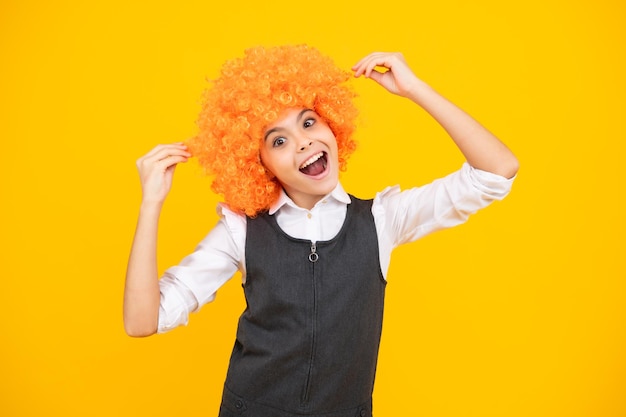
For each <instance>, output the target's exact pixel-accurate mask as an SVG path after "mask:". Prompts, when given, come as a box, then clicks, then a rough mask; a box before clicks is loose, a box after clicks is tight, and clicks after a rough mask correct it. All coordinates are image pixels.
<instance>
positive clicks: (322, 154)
mask: <svg viewBox="0 0 626 417" xmlns="http://www.w3.org/2000/svg"><path fill="white" fill-rule="evenodd" d="M322 156H324V152H320V153H318V154H315V155H313V156H312V157H310V158H309V159H307V160H306V161H305V162H304V164H302V165H301V166H300V169H304V168H306V167H308V166H309V165H311V164H312V163H313V162H315V161H317V160H318V159H320V158H321V157H322Z"/></svg>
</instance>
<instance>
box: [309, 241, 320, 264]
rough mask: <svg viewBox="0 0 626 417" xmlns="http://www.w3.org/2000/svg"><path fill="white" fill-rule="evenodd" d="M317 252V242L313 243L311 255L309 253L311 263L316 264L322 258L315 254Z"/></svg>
mask: <svg viewBox="0 0 626 417" xmlns="http://www.w3.org/2000/svg"><path fill="white" fill-rule="evenodd" d="M316 250H317V246H315V242H313V241H311V253H309V261H311V262H313V263H315V262H317V260H318V259H319V258H320V256H319V255H318V254H317V252H315V251H316Z"/></svg>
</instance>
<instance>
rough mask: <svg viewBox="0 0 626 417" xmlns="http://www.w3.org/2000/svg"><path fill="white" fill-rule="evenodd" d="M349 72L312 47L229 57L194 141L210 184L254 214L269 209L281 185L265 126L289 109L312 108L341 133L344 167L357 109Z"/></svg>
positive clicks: (207, 100) (259, 50)
mask: <svg viewBox="0 0 626 417" xmlns="http://www.w3.org/2000/svg"><path fill="white" fill-rule="evenodd" d="M349 78H351V74H350V73H349V72H347V71H344V70H342V69H340V68H338V67H337V66H336V65H335V64H334V63H333V61H332V60H331V59H330V58H328V57H326V56H324V55H322V54H321V53H320V52H319V51H318V50H317V49H315V48H312V47H310V46H307V45H295V46H291V45H289V46H277V47H269V48H266V47H255V48H250V49H247V50H246V51H245V54H244V57H243V58H236V59H232V60H229V61H227V62H226V63H224V65H223V66H222V69H221V73H220V76H219V77H218V78H217V79H216V80H213V82H212V85H211V87H210V88H209V89H207V90H206V91H205V93H204V96H203V101H202V107H201V111H200V115H199V118H198V130H199V131H198V134H197V135H196V136H195V137H194V138H192V139H191V140H190V141H189V143H188V145H189V148H190V150H191V152H192V154H193V155H194V156H196V157H197V158H198V162H199V164H200V165H201V166H202V167H203V168H204V170H205V172H206V173H207V174H209V175H212V176H214V179H213V182H212V185H211V188H212V189H213V191H215V192H216V193H218V194H221V195H222V196H223V197H224V200H225V202H226V203H227V204H228V205H229V207H230V208H231V209H233V210H236V211H239V212H243V213H245V214H246V215H248V216H255V215H256V214H258V213H260V212H262V211H265V210H268V209H269V207H270V205H271V204H272V203H273V202H275V201H276V200H277V198H278V196H279V194H280V190H281V185H280V183H279V182H278V181H277V180H276V179H275V178H273V176H272V175H271V174H270V173H269V171H267V170H266V169H265V167H264V166H263V164H262V163H261V157H260V155H259V149H260V146H261V142H262V139H263V134H264V131H265V127H266V126H267V125H269V124H270V123H272V122H274V121H275V120H276V119H277V118H278V116H279V115H280V114H281V113H282V112H283V111H284V110H285V109H287V108H309V109H312V110H314V111H315V112H316V113H317V114H318V115H319V116H320V117H322V118H323V119H324V120H325V121H326V123H328V125H329V127H330V129H331V130H332V132H333V133H334V134H335V137H336V139H337V146H338V149H339V166H340V169H341V170H345V167H346V162H347V159H348V157H349V156H350V155H351V154H352V152H354V150H355V148H356V143H355V141H354V140H353V139H352V134H353V132H354V130H355V128H356V118H357V115H358V111H357V109H356V106H355V105H354V103H353V99H354V97H355V93H354V91H353V90H352V89H351V88H349V86H348V85H347V81H348V79H349Z"/></svg>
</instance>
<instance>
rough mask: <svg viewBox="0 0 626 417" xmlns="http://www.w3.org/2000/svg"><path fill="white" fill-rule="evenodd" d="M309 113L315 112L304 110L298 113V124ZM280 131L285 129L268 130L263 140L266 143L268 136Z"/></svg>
mask: <svg viewBox="0 0 626 417" xmlns="http://www.w3.org/2000/svg"><path fill="white" fill-rule="evenodd" d="M309 111H313V110H311V109H304V110H302V111H301V112H300V113H298V116H297V117H296V123H298V122H299V121H300V119H302V116H304V114H305V113H306V112H309ZM280 130H283V128H282V127H280V126H279V127H275V128H272V129H270V130H268V131H267V132H265V138H264V139H263V141H266V140H267V138H268V136H269V135H271V134H272V133H274V132H278V131H280Z"/></svg>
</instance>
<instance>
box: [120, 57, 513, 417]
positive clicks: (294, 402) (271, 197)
mask: <svg viewBox="0 0 626 417" xmlns="http://www.w3.org/2000/svg"><path fill="white" fill-rule="evenodd" d="M352 71H353V76H354V77H356V78H359V77H365V78H368V79H371V80H373V81H375V82H377V83H378V84H380V85H381V86H382V87H383V88H385V89H386V90H387V91H389V92H391V93H393V94H396V95H399V96H401V97H404V98H407V99H409V100H411V101H413V102H414V103H415V104H417V105H418V106H420V107H421V108H423V109H424V110H425V111H427V112H428V113H429V114H430V115H431V116H432V117H433V118H435V120H437V121H438V122H439V123H440V124H441V126H442V127H443V128H444V129H445V130H446V131H447V132H448V133H449V135H450V137H451V138H452V140H453V141H454V143H455V144H456V145H457V146H458V148H459V149H460V151H461V152H462V153H463V155H464V156H465V158H466V160H467V163H465V164H464V165H463V166H462V167H461V168H460V170H458V171H456V172H454V173H452V174H450V175H448V176H446V177H445V178H442V179H439V180H437V181H435V182H433V183H431V184H428V185H425V186H422V187H416V188H413V189H409V190H405V191H400V190H399V188H398V187H391V188H387V189H385V190H383V191H382V192H380V193H378V194H377V195H376V196H375V198H373V199H370V200H360V199H358V198H356V197H354V196H351V195H349V194H347V193H346V192H345V191H344V190H343V188H342V187H341V184H340V183H339V172H340V171H341V170H343V169H345V165H346V161H347V158H348V157H349V156H350V154H351V153H352V152H353V150H354V148H355V143H354V141H353V139H352V133H353V131H354V126H355V119H356V116H357V111H356V109H355V107H354V105H353V103H352V99H353V98H354V93H353V91H352V90H351V89H350V88H349V86H348V85H347V81H348V78H349V76H350V74H349V73H347V72H345V71H343V70H341V69H339V68H337V67H336V66H335V65H334V64H333V62H332V61H331V60H330V59H329V58H328V57H325V56H323V55H322V54H320V53H319V51H317V50H315V49H313V48H311V47H308V46H306V45H298V46H281V47H273V48H261V47H259V48H252V49H249V50H247V51H246V53H245V56H244V57H243V58H241V59H234V60H232V61H229V62H227V63H226V64H224V66H223V68H222V72H221V75H220V77H219V78H218V79H217V80H215V81H214V82H213V86H212V87H211V88H210V89H209V90H208V91H207V92H206V95H205V97H204V102H203V107H202V112H201V114H200V117H199V121H198V125H199V133H198V135H197V136H196V137H195V138H193V139H192V140H191V141H190V142H189V143H188V144H183V143H173V144H168V145H159V146H157V147H156V148H154V149H153V150H151V151H150V152H149V153H148V154H146V155H145V156H143V157H142V158H140V159H139V160H138V161H137V166H138V169H139V175H140V178H141V184H142V193H143V194H142V195H143V197H142V203H141V208H140V213H139V219H138V224H137V229H136V234H135V238H134V241H133V246H132V249H131V254H130V259H129V263H128V271H127V276H126V287H125V294H124V324H125V329H126V331H127V333H128V334H129V335H131V336H147V335H151V334H154V333H157V332H165V331H168V330H170V329H172V328H174V327H176V326H178V325H181V324H186V323H187V320H188V316H189V314H190V313H191V312H193V311H197V310H199V309H200V308H201V307H202V306H203V305H204V304H206V303H208V302H210V301H212V300H213V299H214V298H215V294H216V291H217V290H218V288H219V287H220V286H221V285H223V284H224V283H225V282H226V281H227V280H228V279H230V277H232V275H233V274H234V273H235V272H236V271H237V270H239V271H241V273H242V277H243V284H244V294H245V297H246V302H247V307H246V310H245V311H244V312H243V314H242V315H241V317H240V320H239V325H238V330H237V337H236V340H235V345H234V348H233V352H232V355H231V359H230V365H229V370H228V374H227V377H226V383H225V386H224V392H223V398H222V405H221V407H220V413H219V415H220V417H228V416H236V415H245V416H251V417H268V416H280V417H292V416H302V415H306V416H326V417H348V416H350V417H352V416H371V415H372V405H371V397H372V391H373V386H374V375H375V369H376V361H377V355H378V346H379V342H380V334H381V328H382V314H383V302H384V291H385V283H386V274H387V270H388V266H389V260H390V257H391V251H392V250H393V249H394V248H395V247H396V246H398V245H400V244H403V243H407V242H411V241H414V240H416V239H418V238H420V237H422V236H424V235H426V234H428V233H431V232H433V231H435V230H439V229H442V228H446V227H451V226H454V225H457V224H460V223H462V222H464V221H465V220H466V219H467V218H468V216H469V215H470V214H472V213H474V212H475V211H476V210H478V209H480V208H483V207H485V206H487V205H488V204H489V203H491V202H492V201H494V200H499V199H502V198H504V197H505V196H506V195H507V194H508V192H509V190H510V187H511V183H512V179H513V178H514V176H515V174H516V172H517V169H518V162H517V159H516V158H515V156H514V155H513V154H512V153H511V151H510V150H509V149H508V148H507V147H506V146H505V145H504V144H503V143H502V142H500V141H499V140H498V139H497V138H496V137H495V136H494V135H492V134H491V133H490V132H489V131H487V130H486V129H485V128H484V127H482V126H481V125H480V124H479V123H478V122H476V121H475V120H474V119H472V118H471V117H470V116H469V115H467V114H466V113H465V112H463V111H462V110H461V109H459V108H458V107H456V106H455V105H454V104H452V103H451V102H449V101H448V100H447V99H445V98H444V97H442V96H441V95H439V94H438V93H437V92H436V91H434V90H433V89H432V88H430V87H429V86H428V85H427V84H426V83H424V82H423V81H422V80H420V79H418V78H417V77H416V76H415V75H414V73H413V72H412V71H411V69H410V68H409V66H408V65H407V63H406V62H405V60H404V58H403V56H402V55H401V54H399V53H373V54H370V55H368V56H366V57H365V58H363V59H362V60H361V61H359V62H358V63H357V64H356V65H354V66H353V67H352ZM192 155H194V156H196V157H197V158H198V161H199V162H200V164H201V165H202V166H204V167H205V168H206V170H207V172H208V173H209V174H211V175H213V176H214V181H213V183H212V188H213V190H214V191H215V192H217V193H219V194H222V195H223V196H224V199H225V204H220V205H219V207H218V212H219V213H220V215H221V219H220V221H219V222H218V223H217V225H216V226H215V228H214V229H213V230H212V231H211V232H210V233H209V234H208V235H207V236H206V238H205V239H203V240H202V242H201V243H200V244H199V245H198V247H197V249H196V251H195V252H194V253H192V254H191V255H189V256H187V257H186V258H185V259H184V260H183V261H182V262H181V264H180V265H178V266H174V267H172V268H169V269H168V270H167V271H166V272H165V273H164V276H163V277H162V279H159V277H158V272H157V262H156V242H157V224H158V219H159V215H160V211H161V206H162V204H163V202H164V200H165V198H166V196H167V194H168V192H169V190H170V186H171V182H172V176H173V173H174V169H175V167H176V166H177V165H178V164H179V163H183V162H186V161H187V160H188V159H189V158H190V157H191V156H192Z"/></svg>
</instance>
